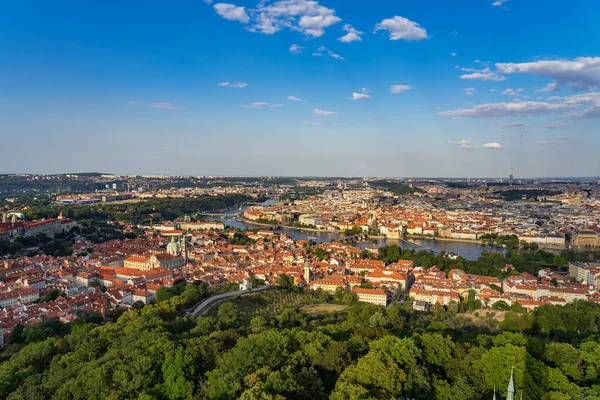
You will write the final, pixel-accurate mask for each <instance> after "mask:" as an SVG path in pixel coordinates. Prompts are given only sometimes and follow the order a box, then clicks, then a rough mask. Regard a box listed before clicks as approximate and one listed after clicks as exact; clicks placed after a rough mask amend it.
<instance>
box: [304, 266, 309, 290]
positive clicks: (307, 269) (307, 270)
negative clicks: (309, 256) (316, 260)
mask: <svg viewBox="0 0 600 400" xmlns="http://www.w3.org/2000/svg"><path fill="white" fill-rule="evenodd" d="M304 280H305V281H306V285H308V284H309V283H310V265H308V261H306V262H305V263H304Z"/></svg>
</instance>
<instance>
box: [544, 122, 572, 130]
mask: <svg viewBox="0 0 600 400" xmlns="http://www.w3.org/2000/svg"><path fill="white" fill-rule="evenodd" d="M570 126H571V125H568V124H561V123H555V124H546V125H544V128H546V129H553V130H554V129H562V128H568V127H570Z"/></svg>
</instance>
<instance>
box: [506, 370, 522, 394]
mask: <svg viewBox="0 0 600 400" xmlns="http://www.w3.org/2000/svg"><path fill="white" fill-rule="evenodd" d="M507 391H508V394H507V395H506V400H515V367H512V368H511V371H510V381H508V388H507ZM521 394H522V393H521Z"/></svg>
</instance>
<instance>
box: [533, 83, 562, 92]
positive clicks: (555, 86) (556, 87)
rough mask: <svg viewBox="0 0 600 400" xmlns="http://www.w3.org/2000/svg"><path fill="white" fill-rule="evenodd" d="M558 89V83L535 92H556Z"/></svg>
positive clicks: (550, 84)
mask: <svg viewBox="0 0 600 400" xmlns="http://www.w3.org/2000/svg"><path fill="white" fill-rule="evenodd" d="M558 89H560V85H559V84H558V82H552V83H549V84H547V85H546V86H544V87H543V88H541V89H540V90H536V92H556V91H557V90H558Z"/></svg>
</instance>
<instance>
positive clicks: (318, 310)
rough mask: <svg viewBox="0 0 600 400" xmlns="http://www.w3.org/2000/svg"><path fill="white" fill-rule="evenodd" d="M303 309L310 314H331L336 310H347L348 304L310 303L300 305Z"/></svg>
mask: <svg viewBox="0 0 600 400" xmlns="http://www.w3.org/2000/svg"><path fill="white" fill-rule="evenodd" d="M300 309H301V310H302V311H306V312H307V313H308V314H309V315H312V316H314V315H320V314H330V313H335V312H341V311H346V310H347V309H348V306H346V305H343V304H328V303H319V304H308V305H306V306H303V307H300Z"/></svg>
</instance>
